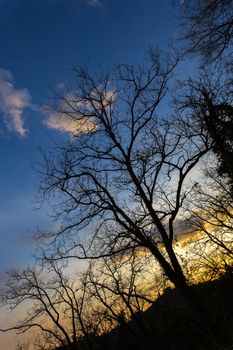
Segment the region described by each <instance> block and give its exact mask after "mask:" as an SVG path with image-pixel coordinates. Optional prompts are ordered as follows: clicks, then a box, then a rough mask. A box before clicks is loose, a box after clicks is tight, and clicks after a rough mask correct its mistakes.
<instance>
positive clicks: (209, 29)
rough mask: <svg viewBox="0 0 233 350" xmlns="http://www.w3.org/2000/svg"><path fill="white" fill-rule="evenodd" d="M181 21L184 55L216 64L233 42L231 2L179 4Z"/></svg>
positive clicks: (210, 0)
mask: <svg viewBox="0 0 233 350" xmlns="http://www.w3.org/2000/svg"><path fill="white" fill-rule="evenodd" d="M179 3H180V5H179V6H180V9H181V12H182V14H183V17H182V19H181V20H179V21H180V23H181V28H182V32H184V33H185V34H184V35H183V37H182V39H183V40H185V41H186V42H187V43H188V52H191V53H194V54H200V55H201V56H202V57H203V58H204V61H205V62H208V63H210V62H213V61H219V60H221V59H222V56H223V54H224V53H225V52H229V50H228V51H227V49H230V53H231V52H232V51H231V45H232V39H233V2H232V0H184V1H179Z"/></svg>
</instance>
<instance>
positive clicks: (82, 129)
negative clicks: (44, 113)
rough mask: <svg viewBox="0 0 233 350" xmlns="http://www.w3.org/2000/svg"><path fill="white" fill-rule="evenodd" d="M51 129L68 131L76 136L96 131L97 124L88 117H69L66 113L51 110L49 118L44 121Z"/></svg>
mask: <svg viewBox="0 0 233 350" xmlns="http://www.w3.org/2000/svg"><path fill="white" fill-rule="evenodd" d="M44 124H45V125H47V127H49V128H50V129H56V130H59V131H61V132H67V133H69V134H70V135H71V136H76V135H78V134H80V133H88V132H91V131H94V129H95V128H96V125H95V123H94V122H92V121H90V120H88V119H87V118H82V120H76V119H73V118H69V117H68V116H66V115H65V114H64V113H56V112H51V113H50V114H49V117H48V119H47V120H46V121H45V122H44Z"/></svg>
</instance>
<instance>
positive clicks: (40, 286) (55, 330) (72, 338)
mask: <svg viewBox="0 0 233 350" xmlns="http://www.w3.org/2000/svg"><path fill="white" fill-rule="evenodd" d="M63 268H64V266H60V267H59V266H58V265H57V264H55V263H53V262H51V263H50V266H49V269H48V270H47V271H44V270H38V269H35V268H27V269H25V270H23V271H17V270H15V271H10V272H9V279H8V282H7V284H6V287H5V289H4V290H2V291H1V303H2V304H4V305H5V306H7V305H8V306H9V307H10V309H11V310H14V309H16V308H19V307H22V306H24V309H25V310H27V312H26V311H25V316H24V317H23V319H22V320H20V321H19V322H18V323H17V324H14V325H13V326H11V327H8V328H6V329H1V330H0V331H2V332H7V331H10V330H16V331H17V333H18V334H22V333H25V332H27V331H29V330H31V329H34V328H35V329H36V330H37V331H38V332H39V334H41V335H40V336H39V337H38V338H37V339H36V343H35V344H36V347H37V348H38V349H54V348H55V347H57V346H58V345H62V347H63V349H69V350H70V349H73V348H75V346H76V344H77V341H78V339H80V338H81V337H83V336H87V330H86V328H85V319H86V320H87V319H88V318H87V315H84V313H85V312H86V311H87V310H85V306H84V304H85V302H86V285H85V283H82V286H81V284H80V285H79V284H78V283H77V282H76V283H75V282H72V281H69V279H68V277H67V276H65V275H64V273H63ZM48 274H49V275H50V274H51V275H52V276H53V277H52V278H51V277H48ZM86 340H87V341H88V339H87V338H86ZM86 345H87V348H88V349H89V348H90V347H88V345H89V344H86Z"/></svg>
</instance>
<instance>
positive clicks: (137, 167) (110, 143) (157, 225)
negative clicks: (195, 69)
mask: <svg viewBox="0 0 233 350" xmlns="http://www.w3.org/2000/svg"><path fill="white" fill-rule="evenodd" d="M176 64H177V60H175V61H174V60H173V61H171V59H169V58H167V57H165V56H164V55H162V54H161V53H160V52H158V51H152V52H150V57H149V60H148V61H147V62H146V63H145V64H143V65H141V66H140V67H139V68H135V67H132V66H130V65H120V66H118V67H116V68H115V69H113V71H111V72H108V73H107V74H106V75H104V76H101V77H100V78H98V77H92V76H91V75H90V74H89V73H88V72H87V71H85V70H83V69H77V70H76V71H75V73H76V76H77V79H78V87H77V88H76V89H75V90H71V91H67V93H66V94H65V95H64V96H60V98H59V101H58V104H57V105H56V106H55V107H54V109H53V111H52V113H53V117H54V113H55V112H57V114H56V117H57V118H61V119H60V120H63V121H64V118H66V121H70V122H72V125H73V126H74V125H75V128H74V132H73V134H72V138H71V140H70V141H69V140H68V141H67V143H66V144H65V145H63V146H61V147H58V152H55V151H53V152H51V153H50V154H48V153H47V154H44V170H43V181H42V184H41V194H42V198H43V199H51V198H52V199H53V200H54V202H53V203H55V205H54V208H55V211H56V214H55V219H57V222H59V223H60V227H59V228H58V230H56V231H55V232H39V236H38V237H39V238H43V239H45V238H46V239H47V240H48V242H49V243H50V247H52V248H53V254H52V258H53V259H60V258H64V257H77V258H93V257H96V258H98V257H100V256H101V257H104V256H111V255H112V254H117V253H119V252H122V251H125V252H127V251H132V250H134V249H136V247H144V248H146V249H148V250H149V251H150V252H151V254H152V255H153V256H154V257H155V259H156V260H157V261H158V262H159V264H160V266H161V268H162V269H163V271H164V272H165V274H166V276H167V277H168V279H170V281H171V282H172V283H173V284H174V285H175V286H177V287H178V288H179V289H180V290H181V291H182V293H183V294H184V295H186V296H187V295H188V294H189V289H188V285H187V281H186V278H185V276H184V274H183V271H182V267H181V265H180V263H179V261H178V259H177V256H176V254H175V252H174V249H173V240H174V236H175V232H174V224H175V222H176V220H177V218H178V217H179V215H180V214H181V212H182V206H183V204H184V201H185V200H186V198H187V197H188V196H189V195H191V192H192V186H191V187H190V186H189V185H188V184H189V183H188V180H187V178H188V177H189V175H190V174H191V171H192V169H193V168H194V167H195V166H196V165H197V164H198V162H199V160H200V159H201V158H202V157H203V155H205V154H206V153H207V152H208V151H209V148H210V145H209V142H208V135H207V133H206V131H205V130H204V129H201V130H200V127H199V123H198V122H197V121H196V120H195V119H194V118H193V115H190V116H188V115H185V116H184V118H183V116H182V115H181V114H179V113H177V115H175V116H172V113H171V115H170V116H168V117H167V118H166V117H162V116H159V115H158V111H159V108H160V110H161V109H162V108H163V109H165V110H166V104H167V103H168V98H169V94H168V81H169V79H170V77H171V74H172V72H173V70H174V68H175V66H176ZM162 101H164V102H163V103H162ZM173 112H174V113H175V111H173ZM194 112H195V111H194ZM163 114H165V112H164V113H163ZM184 114H185V113H184ZM186 114H187V113H186ZM48 254H49V253H47V255H46V254H45V255H44V258H50V257H51V256H50V257H49V256H48Z"/></svg>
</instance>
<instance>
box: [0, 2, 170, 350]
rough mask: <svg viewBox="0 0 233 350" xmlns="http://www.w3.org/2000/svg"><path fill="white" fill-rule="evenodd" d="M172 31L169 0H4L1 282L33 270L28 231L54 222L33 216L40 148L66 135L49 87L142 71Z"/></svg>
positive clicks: (0, 18)
mask: <svg viewBox="0 0 233 350" xmlns="http://www.w3.org/2000/svg"><path fill="white" fill-rule="evenodd" d="M174 28H175V21H174V8H173V7H172V1H171V0H163V1H160V0H146V1H145V0H117V1H116V0H0V47H1V54H0V143H1V147H0V159H1V175H0V193H1V200H0V216H1V218H0V282H1V281H2V280H3V279H4V272H5V271H6V270H7V269H9V268H11V267H22V266H24V265H25V264H27V263H30V261H31V255H32V253H33V250H34V243H33V239H32V233H31V232H32V231H33V230H34V229H35V227H37V226H40V227H46V226H47V225H48V223H49V217H48V216H47V212H48V209H47V208H46V206H44V207H42V208H41V209H40V210H34V209H35V207H36V203H35V196H36V194H37V189H38V185H39V175H38V173H37V172H36V171H35V170H33V166H35V164H36V162H37V161H39V160H40V153H39V151H38V147H39V146H42V147H45V148H46V147H48V146H49V145H51V144H52V143H53V140H56V139H58V138H63V137H65V135H66V132H65V130H63V129H65V126H64V125H57V130H56V125H54V124H53V125H52V124H51V122H50V120H49V116H48V115H46V113H43V112H42V108H41V106H42V105H44V104H47V103H48V99H49V96H50V95H51V88H53V89H58V90H59V89H60V88H61V87H62V86H63V85H64V84H68V85H71V86H72V84H73V83H74V79H73V75H72V71H71V70H72V68H73V67H74V66H75V65H84V64H87V63H88V64H89V67H90V68H91V69H92V70H95V69H97V67H98V66H101V67H102V68H103V69H105V68H108V67H110V66H112V65H113V64H118V63H130V64H132V63H133V64H134V63H135V64H137V63H139V62H141V61H142V59H143V58H144V57H145V54H146V50H147V49H148V47H149V46H159V47H160V48H161V49H166V48H167V47H168V44H169V40H170V38H171V37H172V35H174ZM52 126H53V127H52ZM0 339H1V338H0ZM2 339H3V338H2ZM4 339H5V338H4ZM0 344H1V340H0ZM11 346H12V345H9V348H8V349H7V348H4V350H11V349H13V348H11ZM0 348H2V347H1V346H0Z"/></svg>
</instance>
